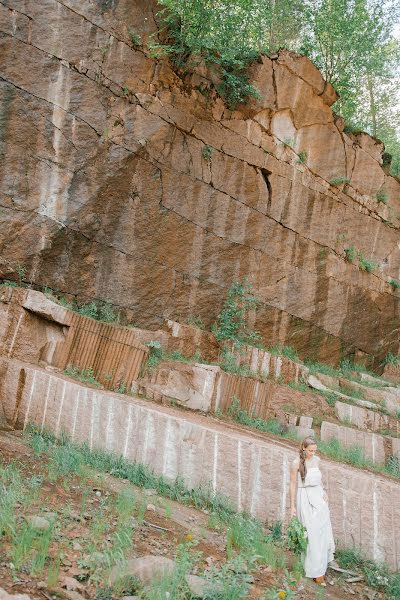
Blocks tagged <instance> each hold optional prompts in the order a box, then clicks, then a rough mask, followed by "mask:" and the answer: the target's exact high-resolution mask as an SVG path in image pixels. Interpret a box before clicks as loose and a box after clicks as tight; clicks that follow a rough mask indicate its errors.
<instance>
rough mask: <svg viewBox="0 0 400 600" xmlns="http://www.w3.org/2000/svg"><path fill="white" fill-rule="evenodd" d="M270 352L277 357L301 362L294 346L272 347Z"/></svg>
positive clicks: (269, 349)
mask: <svg viewBox="0 0 400 600" xmlns="http://www.w3.org/2000/svg"><path fill="white" fill-rule="evenodd" d="M268 351H269V352H271V354H273V355H275V356H285V357H286V358H290V360H293V361H294V362H301V360H300V358H299V355H298V354H297V351H296V350H295V349H294V348H293V347H292V346H280V345H277V346H271V348H268Z"/></svg>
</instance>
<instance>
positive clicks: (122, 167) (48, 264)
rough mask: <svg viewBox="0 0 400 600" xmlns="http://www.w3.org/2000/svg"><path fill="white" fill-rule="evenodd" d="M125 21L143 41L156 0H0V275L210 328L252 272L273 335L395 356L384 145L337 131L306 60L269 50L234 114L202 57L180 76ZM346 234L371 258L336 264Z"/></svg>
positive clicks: (331, 354) (140, 319) (361, 354)
mask: <svg viewBox="0 0 400 600" xmlns="http://www.w3.org/2000/svg"><path fill="white" fill-rule="evenodd" d="M129 28H131V29H133V30H134V31H135V32H136V33H138V34H140V35H141V36H142V39H143V41H144V42H146V39H147V37H148V34H149V33H150V32H152V31H154V30H155V28H156V25H155V20H154V10H153V5H152V3H151V2H144V1H143V0H135V1H131V0H113V1H111V0H96V1H92V2H89V1H88V0H84V1H81V0H79V1H78V0H58V1H56V0H42V1H41V2H40V3H39V2H36V0H24V1H22V0H1V2H0V54H1V61H0V77H1V79H0V115H1V118H0V140H1V141H0V143H1V162H0V180H1V196H0V207H1V214H0V276H2V277H8V276H11V277H14V278H15V277H16V275H15V270H16V269H17V268H19V267H21V266H23V267H24V268H25V269H26V274H25V279H26V280H28V281H31V282H33V284H34V285H36V286H43V285H47V286H50V287H52V288H55V289H58V290H60V291H62V292H63V293H65V294H70V295H72V296H75V297H78V298H79V299H81V300H84V299H91V298H98V299H106V300H109V301H111V302H112V303H113V304H114V305H116V306H119V307H120V308H122V309H123V311H124V313H125V316H126V318H127V319H128V320H129V321H131V322H132V321H133V322H135V323H136V324H138V325H139V326H146V327H152V328H157V327H159V326H160V325H161V324H162V322H163V321H164V319H165V318H171V319H173V320H175V321H179V320H181V321H183V320H185V319H186V318H187V317H188V316H190V315H201V317H202V318H203V320H204V321H205V323H206V324H207V325H209V324H210V323H211V322H212V321H213V320H214V319H215V316H216V314H217V313H218V312H219V309H220V306H221V304H222V302H223V299H224V297H225V294H226V290H227V288H228V287H229V286H230V285H231V283H232V281H233V280H235V279H237V278H239V277H241V276H244V275H248V276H249V278H250V280H251V282H252V283H253V285H254V288H255V290H256V294H257V296H258V297H259V299H260V301H261V305H260V308H259V309H258V310H257V314H254V315H253V325H254V326H255V327H256V328H257V329H258V330H260V332H261V333H262V335H263V337H264V340H265V341H266V342H267V343H271V342H274V343H276V342H280V343H285V344H289V345H291V346H294V347H296V348H297V349H298V351H299V352H300V354H301V355H302V357H305V356H312V357H314V358H316V357H318V358H319V359H321V360H331V361H336V360H338V359H339V358H340V357H341V356H343V355H350V356H351V355H354V356H355V358H356V359H363V358H368V356H374V357H376V364H378V363H380V361H381V359H382V357H383V356H384V355H385V354H386V353H387V352H388V351H389V350H390V351H391V352H393V353H394V354H396V353H397V352H398V349H399V337H398V331H399V312H400V310H399V306H400V302H399V298H400V292H399V290H395V291H393V290H392V288H391V286H390V285H389V283H388V281H389V280H390V279H392V278H393V279H398V278H399V272H400V244H399V237H400V236H399V225H400V221H399V212H400V184H399V182H398V181H396V180H395V179H393V178H392V177H390V176H388V175H387V173H386V172H385V171H384V170H383V168H382V158H381V153H382V150H383V146H382V144H380V143H379V142H377V141H375V140H373V139H372V138H370V137H368V136H367V135H359V136H348V135H346V134H345V133H344V132H343V123H342V121H341V120H340V119H336V120H335V118H334V115H333V113H332V110H331V108H330V106H331V105H332V103H333V102H334V100H335V93H334V90H333V89H332V88H331V87H330V86H326V85H325V83H324V81H323V79H322V77H321V75H320V73H319V72H318V70H317V69H316V68H315V67H314V66H313V65H312V64H311V63H310V62H309V61H308V60H307V59H305V58H303V57H298V56H296V55H294V54H291V53H288V52H281V53H280V55H279V57H278V58H276V59H274V60H271V59H269V58H267V57H263V58H262V60H261V61H260V62H259V63H257V64H255V65H254V66H253V67H252V77H253V79H254V82H255V85H257V86H258V87H259V89H260V92H261V93H262V99H261V100H260V101H257V102H256V101H252V102H250V103H249V105H248V106H247V107H246V108H242V109H240V110H237V111H234V112H232V111H229V110H227V109H226V107H225V106H224V104H223V102H222V101H221V100H220V99H218V98H217V97H216V96H215V94H213V92H212V91H210V90H207V85H208V82H207V77H206V74H205V75H204V73H203V74H201V73H195V74H194V75H192V76H190V75H186V76H185V77H184V78H180V77H179V76H178V75H177V74H175V73H174V72H173V71H172V70H171V68H170V67H169V66H168V64H167V63H166V62H165V61H157V60H155V59H152V58H150V57H149V55H148V54H146V52H145V46H144V47H141V48H133V47H132V43H131V40H130V36H129ZM199 82H201V83H202V85H203V87H204V86H205V88H206V93H203V94H202V93H200V92H199V90H198V89H197V88H196V84H198V83H199ZM205 146H210V150H208V149H207V151H206V152H205V150H204V148H205ZM210 153H211V155H210V156H209V157H208V154H210ZM344 177H345V178H348V179H349V183H342V184H337V185H332V184H330V183H329V182H331V181H333V180H335V179H336V180H337V179H338V178H344ZM382 190H384V191H385V192H386V194H387V197H388V198H389V201H388V203H387V204H384V203H382V202H378V201H377V198H376V195H377V194H378V193H379V192H380V191H382ZM349 246H355V248H356V249H357V250H358V251H359V252H360V253H362V254H363V256H365V257H366V258H368V259H371V260H373V261H374V263H375V264H376V267H375V270H374V271H373V272H372V273H368V272H366V271H363V270H360V269H359V267H358V265H357V264H351V263H349V262H346V261H345V259H344V258H345V256H344V249H345V248H346V247H349Z"/></svg>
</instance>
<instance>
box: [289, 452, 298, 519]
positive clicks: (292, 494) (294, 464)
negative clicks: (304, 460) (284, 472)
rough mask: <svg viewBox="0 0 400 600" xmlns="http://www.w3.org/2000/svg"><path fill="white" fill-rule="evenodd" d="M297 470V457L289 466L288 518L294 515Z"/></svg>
mask: <svg viewBox="0 0 400 600" xmlns="http://www.w3.org/2000/svg"><path fill="white" fill-rule="evenodd" d="M298 471H299V459H298V458H296V459H295V460H294V461H293V462H292V464H291V466H290V487H289V492H290V518H293V517H295V516H296V488H297V473H298Z"/></svg>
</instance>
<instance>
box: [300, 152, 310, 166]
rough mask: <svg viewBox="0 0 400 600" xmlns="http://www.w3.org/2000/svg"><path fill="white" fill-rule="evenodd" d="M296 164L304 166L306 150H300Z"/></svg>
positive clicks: (306, 155) (306, 157) (306, 156)
mask: <svg viewBox="0 0 400 600" xmlns="http://www.w3.org/2000/svg"><path fill="white" fill-rule="evenodd" d="M298 157H299V158H298V162H299V163H301V164H303V165H305V164H307V159H308V154H307V151H306V150H301V152H299V154H298Z"/></svg>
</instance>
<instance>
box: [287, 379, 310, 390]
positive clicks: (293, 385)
mask: <svg viewBox="0 0 400 600" xmlns="http://www.w3.org/2000/svg"><path fill="white" fill-rule="evenodd" d="M288 386H289V387H291V388H292V389H293V390H297V391H298V392H303V393H307V392H310V391H311V390H310V388H309V387H308V385H307V384H306V383H298V382H297V381H289V383H288Z"/></svg>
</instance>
